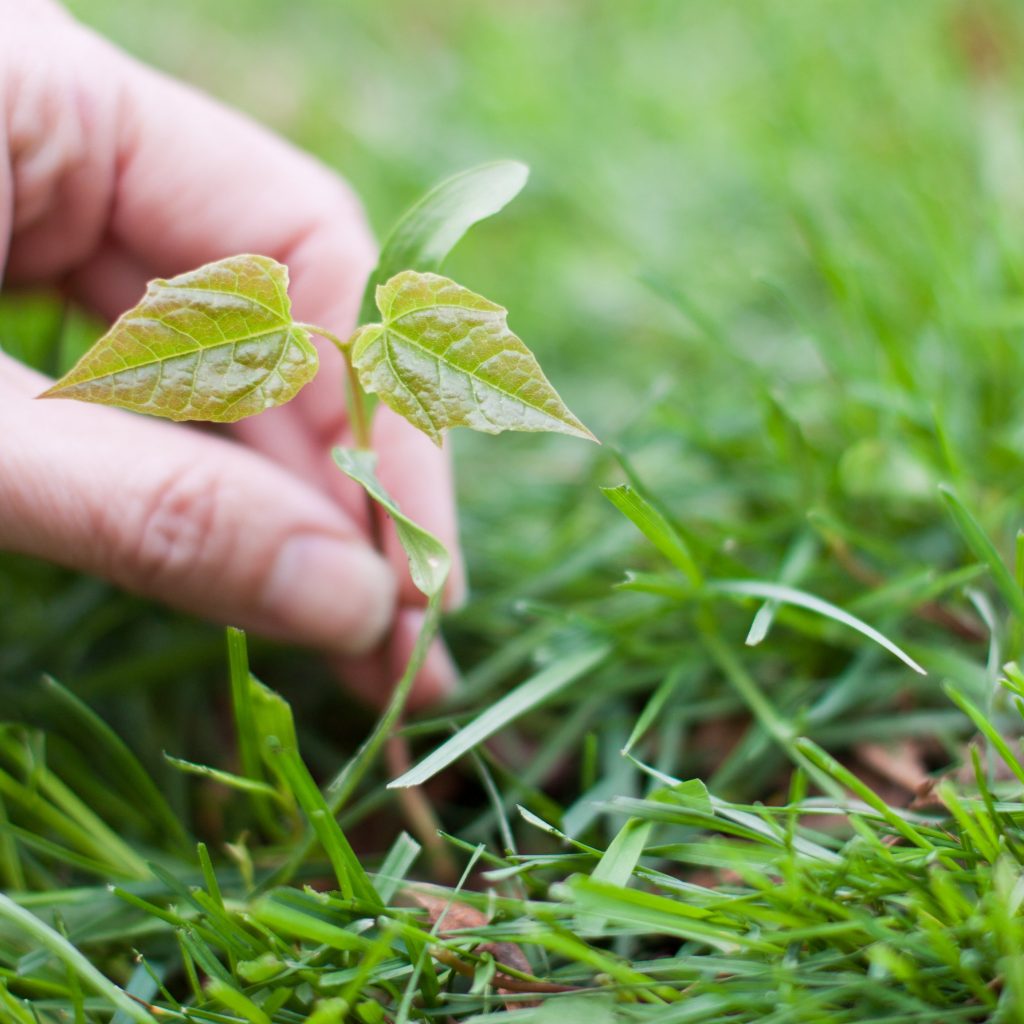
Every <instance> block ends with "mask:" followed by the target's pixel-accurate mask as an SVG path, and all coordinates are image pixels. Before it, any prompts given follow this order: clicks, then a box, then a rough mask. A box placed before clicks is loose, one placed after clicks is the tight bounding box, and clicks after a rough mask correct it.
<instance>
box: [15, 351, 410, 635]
mask: <svg viewBox="0 0 1024 1024" xmlns="http://www.w3.org/2000/svg"><path fill="white" fill-rule="evenodd" d="M47 383H48V382H47V381H46V380H45V379H44V378H42V377H41V376H39V375H37V374H35V373H33V372H31V371H29V370H27V369H25V368H24V367H22V366H20V365H18V364H16V363H14V362H13V361H11V360H10V359H7V358H6V357H4V356H2V355H0V437H2V438H3V439H4V441H3V444H0V549H6V550H9V551H17V552H21V553H24V554H29V555H35V556H37V557H41V558H46V559H49V560H50V561H55V562H60V563H62V564H64V565H66V566H69V567H71V568H75V569H81V570H84V571H86V572H91V573H94V574H96V575H100V576H103V577H105V578H107V579H109V580H111V581H112V582H114V583H116V584H118V585H119V586H122V587H125V588H127V589H129V590H133V591H136V592H138V593H142V594H145V595H147V596H150V597H155V598H158V599H160V600H162V601H164V602H166V603H168V604H171V605H173V606H175V607H178V608H181V609H184V610H186V611H189V612H192V613H194V614H197V615H201V616H204V617H206V618H210V619H214V620H217V621H220V622H225V623H227V622H230V623H232V624H234V625H238V626H241V627H243V628H248V629H252V630H255V631H257V632H262V633H265V634H269V635H272V636H276V637H279V638H281V639H285V640H290V641H294V642H298V643H306V644H311V645H314V646H317V647H321V648H323V649H325V650H328V651H334V652H337V653H340V654H352V653H359V652H363V651H366V650H368V649H370V648H372V647H373V646H374V645H375V644H377V643H379V642H380V640H381V638H382V637H383V636H384V634H385V632H386V631H387V628H388V625H389V623H390V621H391V619H392V615H393V612H394V602H395V591H396V584H395V580H394V576H393V574H392V572H391V570H390V569H389V568H388V566H387V564H386V563H385V561H384V560H383V559H382V558H381V557H380V556H379V555H377V554H376V553H375V552H374V551H372V550H371V549H370V548H369V547H368V546H367V544H366V543H365V541H363V540H362V539H361V538H360V535H359V532H358V530H357V528H356V527H355V525H354V524H353V523H352V521H351V520H350V519H349V518H348V517H347V516H346V515H345V513H344V512H343V511H342V510H341V509H339V508H338V507H337V506H336V505H335V504H334V503H333V502H331V501H330V500H329V499H328V498H326V497H325V496H323V495H321V494H320V493H319V492H318V491H316V490H315V489H314V488H312V487H310V486H309V485H307V484H305V483H303V482H302V481H301V480H299V479H298V478H296V477H294V476H292V475H291V474H290V473H288V472H287V471H286V470H284V469H282V468H280V467H279V466H277V465H276V464H273V463H271V462H270V461H268V460H266V459H264V458H263V457H261V456H259V455H256V454H254V453H253V452H251V451H249V450H247V449H243V448H241V447H239V446H237V445H234V444H232V443H231V442H228V441H226V440H223V439H221V438H218V437H214V436H212V435H209V434H205V433H201V432H199V431H195V430H190V429H182V428H180V427H172V426H170V425H169V424H164V423H158V422H153V421H150V420H146V419H142V418H141V417H131V416H129V415H127V414H125V413H121V412H119V411H117V410H114V409H106V408H102V407H99V406H91V405H84V404H81V405H80V404H78V403H74V402H58V401H52V402H51V401H47V402H37V401H35V400H34V398H33V396H34V395H37V394H38V393H39V392H40V391H41V390H42V389H43V388H44V387H45V386H46V384H47Z"/></svg>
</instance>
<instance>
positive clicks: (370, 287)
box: [359, 160, 530, 323]
mask: <svg viewBox="0 0 1024 1024" xmlns="http://www.w3.org/2000/svg"><path fill="white" fill-rule="evenodd" d="M529 175H530V169H529V168H528V167H527V166H526V164H521V163H519V161H517V160H496V161H494V162H493V163H488V164H481V165H480V166H479V167H471V168H469V170H467V171H462V172H461V173H460V174H455V175H453V176H452V177H450V178H447V179H445V180H444V181H442V182H441V183H440V184H439V185H436V186H435V187H434V188H432V189H431V190H430V191H429V192H428V193H427V194H426V195H425V196H424V197H423V198H422V199H420V200H419V201H418V202H417V203H415V204H414V205H413V206H411V207H410V208H409V209H408V210H407V211H406V213H405V214H404V215H403V216H402V218H401V219H400V220H399V221H398V223H397V224H396V225H395V226H394V228H392V230H391V234H390V235H388V237H387V238H386V239H385V241H384V245H383V247H382V248H381V252H380V260H379V261H378V263H377V269H376V270H375V271H374V272H373V274H372V275H371V276H370V280H369V281H368V282H367V285H366V291H365V292H364V293H363V304H362V308H361V309H360V311H359V322H360V323H366V322H367V321H368V320H372V319H373V317H374V316H375V315H376V309H375V307H374V294H375V292H376V289H377V285H379V284H383V283H384V282H385V281H386V280H387V279H388V278H389V277H392V276H394V275H395V274H397V273H398V272H399V271H401V270H421V271H425V270H439V269H440V267H441V263H442V262H443V261H444V259H445V257H446V256H447V255H448V253H449V252H451V250H452V249H453V248H454V247H455V245H456V244H457V243H458V241H459V239H460V238H462V236H463V235H464V234H465V233H466V232H467V231H468V230H469V229H470V228H471V227H472V226H473V225H474V224H476V223H477V222H478V221H481V220H485V219H486V218H487V217H493V216H494V214H496V213H498V211H499V210H502V209H504V207H505V206H507V205H508V203H510V202H511V201H512V200H513V199H515V197H516V196H517V195H519V193H520V192H521V191H522V189H523V186H524V185H525V184H526V179H527V178H528V177H529Z"/></svg>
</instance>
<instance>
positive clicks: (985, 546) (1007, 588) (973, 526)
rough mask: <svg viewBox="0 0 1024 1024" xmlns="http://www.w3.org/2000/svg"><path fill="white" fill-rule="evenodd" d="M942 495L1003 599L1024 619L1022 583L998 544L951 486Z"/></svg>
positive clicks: (1019, 618) (942, 491)
mask: <svg viewBox="0 0 1024 1024" xmlns="http://www.w3.org/2000/svg"><path fill="white" fill-rule="evenodd" d="M939 494H940V495H941V496H942V500H943V501H944V502H945V505H946V508H947V509H948V510H949V514H950V515H951V516H952V517H953V522H954V523H956V527H957V529H958V530H959V531H960V534H961V535H962V536H963V538H964V540H965V541H966V542H967V546H968V547H969V548H970V549H971V551H972V552H973V554H974V556H975V557H976V558H977V559H978V560H979V561H982V562H984V563H985V564H986V565H987V566H988V568H989V571H990V572H991V573H992V579H993V580H994V581H995V585H996V586H997V587H998V588H999V592H1000V593H1001V594H1002V595H1003V600H1005V601H1006V603H1007V604H1008V605H1009V606H1010V609H1011V610H1012V611H1013V614H1014V615H1015V616H1016V617H1017V619H1018V620H1020V621H1021V622H1024V591H1022V590H1021V588H1020V587H1019V586H1018V584H1017V581H1016V580H1015V579H1014V577H1013V574H1012V573H1011V572H1010V570H1009V569H1008V568H1007V567H1006V563H1005V562H1004V561H1003V560H1002V558H1001V557H1000V556H999V552H998V551H997V550H996V546H995V544H993V543H992V541H991V540H990V539H989V536H988V534H987V533H985V531H984V530H983V529H982V528H981V525H980V524H979V523H978V520H977V519H975V518H974V516H973V515H972V514H971V513H970V511H969V510H968V508H967V506H966V505H965V504H964V503H963V502H962V501H961V500H960V498H959V496H958V495H957V493H956V492H955V491H954V490H953V489H952V488H951V487H946V486H945V485H942V486H940V487H939Z"/></svg>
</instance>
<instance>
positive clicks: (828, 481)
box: [0, 0, 1024, 761]
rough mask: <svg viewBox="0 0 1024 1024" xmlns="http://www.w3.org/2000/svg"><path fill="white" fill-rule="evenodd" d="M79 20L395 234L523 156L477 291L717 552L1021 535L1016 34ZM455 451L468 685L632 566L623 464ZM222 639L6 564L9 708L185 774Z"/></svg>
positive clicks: (747, 12) (600, 22) (643, 21)
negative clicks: (1010, 528)
mask: <svg viewBox="0 0 1024 1024" xmlns="http://www.w3.org/2000/svg"><path fill="white" fill-rule="evenodd" d="M71 7H72V9H73V10H74V11H75V13H76V14H77V15H78V16H79V17H80V18H81V19H82V20H83V21H85V22H87V23H89V24H90V25H93V26H94V27H95V28H96V29H97V30H99V31H100V32H102V33H104V34H105V35H107V36H109V37H110V38H112V39H113V40H115V41H117V42H118V43H120V44H121V45H123V46H124V47H125V48H127V49H128V50H129V51H131V52H132V53H134V54H136V55H138V56H139V57H140V58H141V59H143V60H146V61H148V62H151V63H153V64H155V65H157V66H158V67H161V68H163V69H165V70H167V71H168V72H170V73H171V74H174V75H177V76H179V77H181V78H184V79H186V80H188V81H190V82H192V83H194V84H195V85H197V86H199V87H200V88H203V89H205V90H207V91H208V92H210V93H212V94H214V95H216V96H218V97H220V98H221V99H223V100H224V101H225V102H227V103H230V104H233V105H235V106H237V107H239V108H241V109H243V110H246V111H248V112H249V113H250V114H252V115H253V116H254V117H255V118H257V119H259V120H260V121H262V122H264V123H265V124H267V125H269V126H271V127H272V128H274V129H276V130H277V131H279V132H281V133H283V134H284V135H286V136H287V137H289V138H290V139H292V140H294V141H295V142H296V143H297V144H299V145H301V146H303V147H306V148H308V149H309V150H311V151H312V152H314V153H315V154H317V155H318V156H319V157H320V158H321V159H323V160H324V161H326V162H327V163H328V164H330V165H331V166H332V167H334V168H336V169H337V170H338V172H339V173H341V174H343V175H345V176H346V177H347V178H348V179H349V180H350V181H352V182H353V184H354V185H355V187H356V189H357V191H358V192H359V194H360V195H361V196H362V197H363V200H364V202H365V203H366V206H367V208H368V210H369V213H370V217H371V220H372V222H373V224H374V226H375V228H376V229H377V230H378V231H381V232H382V231H384V230H386V229H387V227H388V225H389V224H390V222H391V221H392V220H393V219H394V218H395V217H396V216H397V214H398V213H399V212H400V211H401V210H402V209H403V208H404V207H405V206H406V205H407V203H409V202H410V201H411V200H413V199H414V198H415V197H417V196H418V195H419V194H420V193H421V192H422V191H423V190H424V188H426V187H427V186H429V185H430V184H432V183H433V182H435V181H436V180H437V179H439V178H441V177H443V176H445V175H447V174H449V173H451V172H454V171H457V170H459V169H461V168H464V167H466V166H469V165H472V164H475V163H479V162H481V161H484V160H489V159H493V158H496V157H505V156H509V157H518V158H520V159H523V160H525V161H527V162H528V163H529V164H530V165H531V167H532V172H533V173H532V178H531V182H530V185H529V186H528V189H527V191H526V193H525V194H524V195H523V196H522V197H521V198H520V199H519V200H517V201H516V202H515V203H514V204H513V205H512V206H511V207H510V208H509V209H508V210H507V211H506V212H505V213H503V214H502V215H501V216H500V217H498V218H496V219H495V220H493V221H491V222H488V223H486V224H484V225H482V226H480V227H479V228H477V229H475V230H474V231H473V233H472V234H471V235H470V236H469V237H468V238H467V240H466V241H465V242H464V243H463V244H462V246H461V247H460V248H459V250H458V251H457V252H456V253H455V254H454V256H453V258H452V259H451V260H450V262H449V264H448V270H449V272H450V273H451V274H452V276H454V277H456V278H458V279H459V280H461V281H463V282H464V283H465V284H467V285H468V286H470V287H472V288H474V289H475V290H478V291H481V292H483V293H484V294H487V295H488V296H491V297H493V298H494V299H496V300H498V301H500V302H502V303H503V304H504V305H506V306H507V307H508V308H509V310H510V313H511V323H512V326H513V327H514V329H515V330H516V331H517V332H518V333H519V334H520V335H521V336H522V337H523V338H524V339H525V340H526V341H527V343H528V344H530V345H531V346H532V347H533V348H534V350H535V351H536V352H537V354H538V356H539V357H540V359H541V361H542V363H543V364H544V365H545V367H546V368H547V370H548V372H549V376H551V378H552V379H553V381H554V382H555V383H556V385H557V386H558V387H559V388H560V390H561V391H562V393H563V394H564V396H565V397H566V399H567V401H568V403H569V405H570V406H571V407H572V408H573V409H574V410H576V411H577V412H578V413H579V415H580V416H581V417H582V418H583V419H584V421H586V422H587V423H588V424H589V425H590V426H591V427H592V428H593V429H594V430H595V432H596V433H597V434H598V435H599V436H601V437H602V438H603V439H605V440H606V441H607V442H609V446H608V447H609V448H610V447H614V446H617V445H619V446H622V447H624V448H626V449H627V450H628V451H629V452H630V453H631V455H632V456H633V458H634V460H635V461H636V464H637V466H638V467H639V468H640V471H641V472H642V474H643V476H644V478H645V479H646V480H647V482H648V483H649V484H650V485H651V486H652V487H655V488H657V489H658V491H659V493H661V494H662V495H663V496H664V497H665V499H666V501H667V502H668V503H669V505H670V507H671V508H672V509H673V510H674V512H675V513H676V514H677V515H678V516H679V517H680V519H681V520H684V521H687V522H700V523H704V524H707V527H708V535H709V537H710V539H709V541H708V543H709V545H710V546H711V547H713V548H714V547H716V546H717V548H719V549H721V550H726V549H727V548H728V550H730V551H732V550H734V547H735V545H736V544H737V543H739V544H740V545H741V546H742V545H743V544H748V554H749V556H750V558H749V562H748V564H749V565H750V566H751V567H756V568H759V569H761V570H762V571H765V572H773V571H774V570H775V568H776V567H777V565H778V561H779V558H780V557H781V555H780V553H781V551H782V550H783V548H784V545H785V544H786V543H788V540H789V538H790V537H791V536H792V531H793V522H794V521H795V520H797V519H802V517H803V515H804V513H805V511H806V509H807V508H808V507H809V505H811V504H814V503H819V504H821V505H822V506H824V507H828V508H831V509H833V510H836V509H839V510H841V511H842V513H843V515H844V516H845V517H848V520H849V522H850V524H851V529H855V530H858V531H861V533H862V534H863V535H865V536H869V535H871V534H872V532H873V531H874V530H875V529H876V528H878V527H879V526H880V524H884V528H885V531H886V539H885V543H886V544H888V543H889V542H891V541H895V540H896V539H897V537H896V536H894V533H900V534H902V535H903V536H902V540H903V548H902V552H903V554H904V555H907V556H909V557H911V558H912V559H915V560H916V562H915V564H929V563H934V564H939V563H941V562H942V561H943V559H946V558H948V557H949V556H950V553H951V551H952V550H953V542H952V541H950V539H949V537H948V534H947V533H946V532H945V531H944V530H940V529H939V528H938V527H937V526H936V525H935V524H936V522H937V521H939V520H940V518H941V517H940V514H939V512H938V511H937V508H936V505H935V501H934V494H935V492H934V485H935V483H937V481H938V480H939V479H940V478H944V477H952V478H953V479H955V480H956V479H957V478H958V477H959V479H960V481H961V482H963V483H964V484H965V486H967V487H968V489H969V493H970V494H971V495H972V496H976V497H983V498H984V499H985V502H986V504H985V508H986V509H987V512H986V516H987V521H988V522H989V523H990V524H991V525H994V527H996V528H997V529H1002V528H1003V527H1004V526H1005V525H1006V523H1007V522H1008V519H1009V517H1010V516H1011V511H1012V509H1013V508H1015V507H1016V501H1017V499H1018V498H1019V489H1020V484H1021V481H1022V480H1024V477H1022V476H1021V469H1022V466H1024V428H1022V424H1024V416H1022V415H1021V412H1022V409H1021V403H1022V400H1021V389H1020V387H1019V384H1018V381H1019V378H1020V373H1021V369H1022V367H1024V361H1022V360H1021V356H1020V348H1021V343H1022V340H1024V337H1022V328H1024V301H1022V298H1021V294H1022V291H1021V286H1022V283H1024V245H1022V243H1021V238H1022V231H1021V225H1022V213H1024V143H1022V140H1024V133H1022V128H1024V82H1022V69H1024V62H1022V61H1020V60H1019V55H1020V52H1021V44H1022V42H1024V8H1021V6H1020V5H1018V4H1015V3H1009V2H1006V3H1001V2H998V0H992V2H986V0H974V2H971V0H919V2H916V3H912V4H911V3H893V2H891V0H859V2H857V3H850V2H840V0H827V2H826V0H787V2H785V3H779V2H769V0H745V2H739V0H688V2H683V0H660V2H659V0H651V2H635V3H622V2H611V0H594V2H583V0H522V2H516V3H498V2H493V0H487V2H481V0H446V2H442V3H434V4H423V3H420V2H412V0H394V2H387V3H384V2H378V3H355V2H341V0H218V2H216V3H210V2H208V0H175V2H173V3H168V2H156V0H133V2H131V3H125V2H124V0H74V2H72V3H71ZM171 158H173V157H171ZM0 317H3V318H4V319H3V320H0V323H3V325H4V327H5V335H4V341H5V344H6V345H8V346H10V347H12V348H14V349H15V350H18V346H19V345H20V346H22V348H23V350H24V351H26V352H27V351H28V350H29V349H32V348H33V346H36V347H38V345H37V342H38V339H39V338H40V337H44V338H47V339H52V338H53V337H56V336H57V335H58V334H59V330H58V326H57V323H56V321H55V320H54V319H53V315H52V313H51V312H49V311H47V309H46V308H44V307H37V306H36V305H35V304H33V303H26V302H25V301H24V300H18V301H17V302H16V303H14V304H11V303H8V304H7V305H6V306H4V307H3V309H2V310H0ZM76 330H78V331H79V334H80V335H84V334H85V333H87V332H88V329H87V328H83V327H81V325H79V326H78V327H77V328H76ZM67 347H68V344H67V342H65V348H67ZM73 347H74V345H73V344H71V345H70V348H73ZM937 411H941V415H938V414H937ZM455 450H456V452H457V456H458V461H459V469H460V496H461V502H462V509H463V522H464V539H465V544H466V548H467V552H468V558H469V564H470V570H471V574H472V580H473V584H474V588H475V593H476V594H477V597H478V603H477V604H476V605H474V606H473V608H471V610H470V611H469V612H468V613H466V615H464V616H463V617H462V619H461V620H457V621H455V622H453V623H452V624H451V628H450V634H451V636H452V640H453V643H454V645H455V647H456V649H457V651H458V652H459V653H460V655H461V657H462V659H463V662H464V664H466V665H467V666H471V665H472V664H473V663H474V661H475V659H476V658H478V657H479V656H481V655H484V654H487V653H489V652H490V651H491V650H493V649H495V648H496V647H497V646H500V644H502V643H505V642H507V641H508V639H509V638H510V637H512V636H514V635H515V634H516V630H517V626H516V621H517V620H516V615H517V614H518V613H519V610H521V609H520V605H518V604H517V603H516V602H517V601H518V600H520V599H521V598H524V597H525V598H532V597H536V596H537V595H543V596H544V597H545V598H546V599H549V600H552V601H556V602H557V601H562V602H566V603H567V605H568V604H569V603H571V601H572V600H573V599H574V598H576V597H580V596H587V595H590V594H595V593H599V592H603V590H604V589H606V588H607V586H608V584H609V583H610V582H612V581H614V580H615V579H616V578H618V577H619V576H620V575H621V570H622V568H623V561H622V559H623V557H624V556H623V554H622V553H623V551H624V548H625V545H626V541H625V540H624V539H623V537H624V534H623V532H622V526H621V524H620V522H619V520H618V517H617V516H616V514H615V512H614V511H613V510H612V509H611V508H610V507H608V506H607V505H606V504H604V503H603V502H602V501H601V499H600V496H599V495H598V494H597V491H596V486H595V484H597V483H610V482H614V481H616V480H617V479H619V478H620V473H619V470H618V469H617V468H616V466H615V465H614V462H613V460H612V457H611V455H610V454H609V451H608V450H607V449H606V450H605V451H603V452H591V451H589V450H585V446H582V445H578V444H573V442H571V441H565V440H560V439H551V440H546V439H538V438H525V439H524V438H516V437H502V438H499V439H491V438H487V439H484V440H483V441H482V442H481V441H479V440H478V439H475V438H472V437H468V436H458V437H456V438H455ZM627 532H628V528H627ZM755 534H756V535H757V536H758V538H759V540H758V542H757V543H753V542H752V541H751V538H752V537H753V536H754V535H755ZM729 545H733V547H732V548H730V547H729ZM885 550H889V551H891V549H885ZM876 553H877V552H876ZM221 645H222V640H221V636H220V633H219V631H218V630H216V629H214V628H212V627H208V626H205V625H203V624H199V623H194V622H191V621H188V620H185V619H182V618H181V617H178V616H172V615H169V614H167V613H164V612H162V611H160V610H158V609H154V608H151V607H149V606H146V605H143V604H142V603H140V602H137V601H134V600H130V599H127V598H124V597H122V596H116V595H113V594H112V593H111V592H110V591H109V590H108V588H106V587H105V586H103V585H101V584H98V583H96V582H94V581H90V580H84V579H79V578H75V577H71V576H69V575H68V574H65V573H61V572H58V571H55V570H52V569H50V568H48V567H43V566H40V565H37V564H34V563H28V562H26V561H25V560H22V559H13V558H5V559H3V561H2V562H0V677H2V684H3V686H4V688H5V692H7V693H8V694H14V693H17V692H18V689H19V687H20V686H21V685H22V683H23V681H25V680H28V679H29V678H31V677H32V676H34V675H36V674H37V673H38V672H40V671H42V670H50V671H53V672H55V673H56V674H58V675H60V677H61V678H62V679H63V680H64V681H65V682H67V683H68V684H69V685H72V686H74V687H75V688H76V689H78V690H79V691H80V692H83V693H85V694H86V695H87V696H90V697H91V698H93V699H103V700H105V702H106V711H107V714H108V715H109V716H110V717H111V718H113V719H114V720H115V722H116V724H118V725H119V726H120V728H121V731H122V732H123V733H126V734H128V735H130V736H134V737H135V738H136V743H137V744H138V745H140V746H144V747H146V748H147V749H148V750H150V752H151V754H152V755H153V756H154V757H155V756H156V754H157V753H158V751H159V749H160V746H162V745H170V746H174V747H175V748H176V749H177V750H179V751H180V743H179V742H178V737H180V736H181V734H182V727H181V723H182V722H184V721H191V722H193V723H197V724H196V729H197V730H198V731H199V732H201V731H202V730H203V729H207V730H210V736H209V738H210V739H211V740H213V739H214V735H213V734H214V733H215V731H216V729H217V728H218V723H217V720H216V718H215V717H213V716H211V717H210V718H208V719H204V720H203V723H202V724H198V723H199V720H198V719H197V718H195V717H193V713H192V712H193V709H194V706H195V702H196V700H197V699H198V695H199V694H200V693H205V692H210V690H211V688H213V690H214V692H216V691H217V690H222V689H223V687H222V684H221V682H220V681H221V680H222V678H223V658H222V651H221ZM256 658H257V666H258V668H259V670H260V671H261V673H262V674H263V675H264V676H266V677H267V679H268V682H271V683H272V684H273V685H275V686H279V687H283V688H284V689H285V690H286V692H288V693H289V695H290V696H292V697H293V699H298V700H300V701H306V702H310V703H314V704H315V703H316V702H317V701H320V700H327V697H326V696H323V695H324V694H326V693H327V692H328V691H329V692H331V693H333V692H334V691H333V689H332V688H331V687H330V686H329V684H328V682H327V680H326V679H325V678H324V676H323V675H322V673H321V671H320V670H319V669H318V668H317V665H316V663H315V661H314V660H312V659H308V658H302V659H298V658H297V657H296V656H294V655H293V654H291V653H290V652H281V651H279V650H276V649H274V648H269V647H266V648H264V647H260V648H259V649H258V651H257V655H256ZM171 683H174V686H173V688H172V687H171V686H170V684H171ZM147 693H148V694H154V693H155V694H157V695H158V697H159V699H158V700H157V701H156V702H155V703H154V701H152V700H151V699H150V697H149V696H147ZM211 699H213V698H211ZM157 707H159V708H160V710H159V713H158V712H157V711H156V710H155V708H157ZM307 721H308V718H307ZM361 727H362V726H361V724H359V723H357V725H356V726H354V727H353V728H354V729H355V730H358V729H359V728H361ZM189 742H191V743H192V744H193V745H195V746H201V745H202V736H200V735H191V737H190V739H189ZM325 742H326V741H325ZM316 744H317V738H316V737H315V736H314V737H311V738H310V740H309V741H308V745H309V750H310V755H311V757H312V759H313V760H314V761H315V760H316V757H317V753H318V750H319V749H321V748H318V747H317V746H316ZM325 756H326V754H325Z"/></svg>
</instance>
